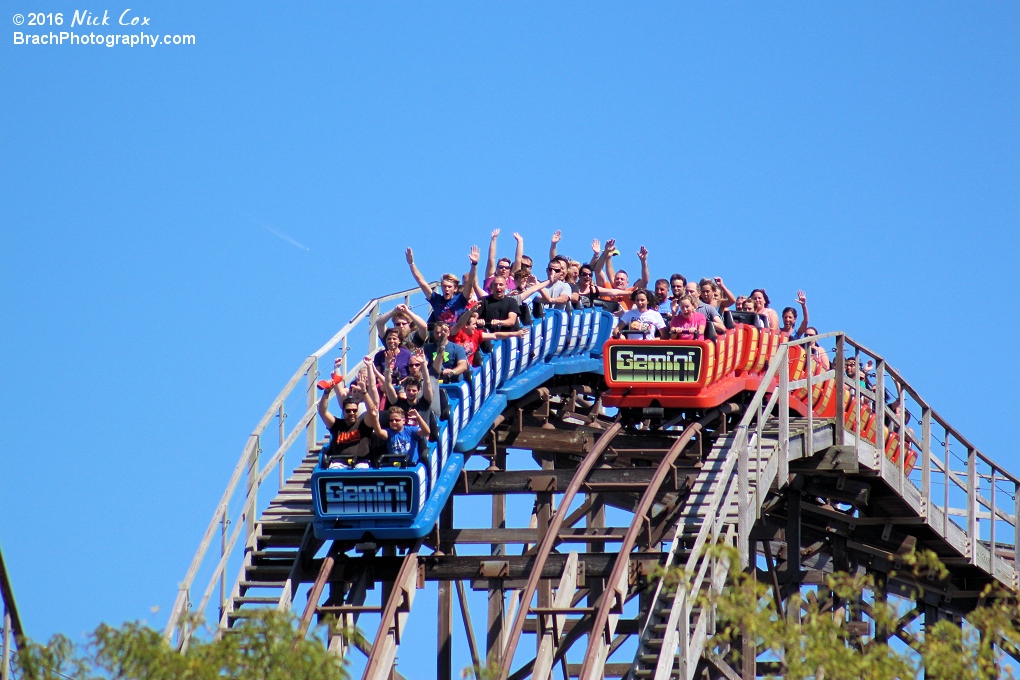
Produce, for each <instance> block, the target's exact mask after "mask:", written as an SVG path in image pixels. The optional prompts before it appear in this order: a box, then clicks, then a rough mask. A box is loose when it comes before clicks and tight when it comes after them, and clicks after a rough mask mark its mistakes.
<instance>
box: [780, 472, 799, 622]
mask: <svg viewBox="0 0 1020 680" xmlns="http://www.w3.org/2000/svg"><path fill="white" fill-rule="evenodd" d="M800 506H801V492H800V491H799V490H798V489H792V488H790V489H787V490H786V578H787V588H786V593H785V595H786V598H784V599H787V598H789V597H790V596H791V595H793V593H796V592H798V590H799V588H800V579H801V573H800V546H801V536H800V510H801V507H800ZM791 609H794V610H795V609H796V608H795V607H792V608H791V607H788V608H787V611H788V612H789V611H790V610H791ZM793 615H794V617H795V618H796V619H797V620H799V619H800V614H799V612H797V611H794V612H793Z"/></svg>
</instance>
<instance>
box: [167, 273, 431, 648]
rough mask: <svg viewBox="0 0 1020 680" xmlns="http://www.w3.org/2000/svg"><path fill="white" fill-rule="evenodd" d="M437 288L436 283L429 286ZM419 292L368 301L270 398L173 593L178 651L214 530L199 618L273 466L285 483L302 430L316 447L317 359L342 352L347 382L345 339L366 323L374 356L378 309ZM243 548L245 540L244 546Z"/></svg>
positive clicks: (171, 626) (170, 627) (250, 522)
mask: <svg viewBox="0 0 1020 680" xmlns="http://www.w3.org/2000/svg"><path fill="white" fill-rule="evenodd" d="M432 285H435V284H432ZM421 292H422V290H421V288H409V289H407V290H402V291H399V292H396V293H390V294H388V295H384V296H381V297H378V298H372V299H371V300H369V301H368V302H366V303H365V304H364V306H362V308H361V309H360V310H358V312H357V313H356V314H355V315H354V316H353V317H352V318H351V320H350V321H348V322H347V323H346V324H345V325H344V326H343V327H342V328H341V329H340V330H339V331H337V332H336V333H335V334H334V335H333V337H331V338H330V339H329V340H328V341H327V342H326V343H325V344H324V345H323V346H322V347H320V348H319V349H317V350H316V351H315V352H314V353H312V354H311V355H309V356H308V357H307V358H306V359H305V360H304V361H302V362H301V365H300V366H299V367H298V370H297V371H296V372H295V373H294V375H293V376H291V378H290V380H288V381H287V383H286V385H284V387H283V389H282V390H281V391H280V393H279V394H278V395H277V396H276V398H275V399H273V401H272V403H271V404H270V406H269V409H268V410H267V411H266V413H265V415H263V416H262V419H261V420H259V422H258V424H257V425H256V426H255V429H254V430H253V431H252V433H251V435H249V436H248V440H247V442H246V443H245V446H244V448H243V449H242V451H241V458H240V460H239V461H238V462H237V465H236V466H235V468H234V471H233V474H232V475H231V476H230V480H229V481H228V482H227V487H226V489H225V490H224V491H223V495H222V497H221V498H220V502H219V503H218V504H217V505H216V510H215V511H214V512H213V516H212V519H211V520H210V521H209V525H208V527H207V528H206V530H205V533H204V534H203V536H202V540H201V542H200V543H199V547H198V550H197V551H196V553H195V556H194V558H192V561H191V564H190V566H189V567H188V572H187V574H186V575H185V577H184V581H183V582H182V583H181V584H180V586H179V588H178V592H177V597H176V599H175V601H174V605H173V608H172V609H171V611H170V616H169V619H168V621H167V625H166V628H165V630H164V632H163V636H164V639H166V640H167V642H172V641H173V637H174V632H175V631H177V632H178V636H177V641H176V646H177V647H181V646H183V645H184V644H186V641H187V638H188V636H190V634H191V633H190V625H189V622H188V619H189V616H188V614H190V612H191V611H192V610H191V590H192V586H193V585H194V581H195V578H196V577H197V575H198V572H199V570H200V569H201V568H202V565H203V564H204V563H205V562H206V557H207V554H208V551H209V547H210V545H211V544H212V541H213V538H214V536H215V534H216V529H217V526H219V527H220V533H221V536H222V539H221V549H220V555H219V557H218V560H217V563H216V566H215V567H214V568H213V572H212V576H211V577H210V579H209V581H208V584H207V586H206V588H205V591H204V593H203V596H202V599H201V602H200V606H199V607H198V609H197V610H195V611H196V612H197V613H198V614H200V615H201V614H203V613H204V611H205V608H206V606H207V605H208V604H209V600H210V598H211V595H212V592H213V590H214V588H215V585H216V582H217V580H219V582H220V592H221V604H222V599H223V593H224V588H225V583H224V573H225V569H226V565H227V562H228V560H229V558H230V557H231V555H232V554H233V551H234V548H235V546H236V543H237V538H238V536H239V535H240V531H241V527H242V526H244V527H245V528H246V529H247V535H248V537H249V538H250V536H251V534H252V533H253V531H254V525H255V518H256V515H257V514H258V507H257V498H258V491H259V489H260V488H261V486H262V485H263V484H264V483H265V482H266V480H268V479H269V478H270V473H271V471H272V470H273V468H274V467H279V470H280V483H281V486H282V481H283V478H284V458H285V456H286V453H287V452H288V450H289V449H290V448H291V446H292V445H293V444H294V442H295V441H296V440H297V439H298V435H299V433H300V431H301V430H305V431H306V435H307V436H306V444H307V451H309V452H310V451H312V450H313V449H314V447H315V444H316V427H315V425H316V420H315V408H316V398H315V397H316V387H315V383H316V379H317V378H318V375H319V371H318V362H319V359H321V358H322V357H324V356H325V355H326V354H328V353H329V352H331V351H332V350H334V349H335V348H337V347H338V346H339V347H340V350H341V357H340V358H341V361H342V362H343V363H342V372H343V374H344V376H345V377H346V378H347V379H350V378H351V377H353V375H354V374H356V373H357V371H358V362H353V363H354V366H353V367H352V368H351V369H350V370H348V368H347V353H348V350H349V349H350V346H349V345H348V340H349V338H350V336H351V334H352V333H353V331H354V330H355V329H356V328H357V327H358V326H359V325H360V324H361V323H362V322H363V321H365V320H367V321H368V323H369V328H368V334H367V335H368V337H367V341H368V351H369V352H373V351H375V350H377V349H378V347H379V336H378V331H377V330H376V321H377V320H378V318H379V313H380V307H381V305H382V304H384V303H387V302H390V301H393V300H397V299H400V298H403V302H404V303H405V304H410V299H411V297H412V296H414V295H416V294H419V293H421ZM302 377H303V378H305V382H306V399H305V411H304V412H303V413H302V417H301V418H300V420H299V421H298V422H297V423H296V424H295V426H294V427H293V428H292V430H291V432H290V434H289V435H288V436H286V437H285V436H284V419H285V418H286V413H284V404H285V402H286V401H287V399H288V397H290V396H291V395H292V394H293V393H294V390H295V388H296V387H297V385H298V383H300V382H301V379H302ZM274 417H277V418H280V421H281V422H280V447H279V449H277V451H276V452H275V453H274V454H273V456H272V457H271V458H270V459H269V460H268V461H267V462H265V464H264V465H263V467H262V468H261V470H260V469H259V454H260V453H261V446H260V444H261V439H262V436H263V434H264V433H265V430H266V427H267V426H268V425H269V423H270V421H271V420H272V419H273V418H274ZM246 471H247V472H248V484H247V489H246V493H245V502H244V503H243V505H242V508H241V510H240V512H239V513H238V515H237V520H236V523H235V526H234V530H233V532H232V533H231V536H230V539H229V541H228V540H227V531H226V527H227V525H228V524H229V523H230V520H229V518H228V512H229V506H230V503H231V501H232V500H233V499H234V498H235V492H236V491H237V488H238V484H239V483H240V481H241V478H242V476H244V473H245V472H246ZM245 545H247V541H245Z"/></svg>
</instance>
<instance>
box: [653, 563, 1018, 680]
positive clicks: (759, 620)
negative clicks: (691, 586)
mask: <svg viewBox="0 0 1020 680" xmlns="http://www.w3.org/2000/svg"><path fill="white" fill-rule="evenodd" d="M710 558H711V559H715V560H722V561H723V563H724V564H726V565H727V566H728V568H729V575H728V584H727V587H726V588H725V589H724V590H723V591H722V592H721V593H720V594H719V595H715V596H707V597H706V598H705V599H704V600H703V601H702V606H715V607H716V617H717V632H716V634H715V636H714V637H713V638H712V640H711V642H710V645H712V646H714V647H715V649H716V651H717V652H718V653H720V654H725V653H727V652H728V651H729V653H730V654H731V656H732V657H736V658H739V654H738V653H737V652H736V651H730V650H739V649H740V648H741V645H740V641H741V640H742V639H743V638H745V637H747V638H750V639H751V640H753V641H754V643H755V644H756V645H757V649H758V651H759V653H763V652H765V651H766V650H767V651H768V652H771V656H772V658H774V659H775V660H777V661H778V662H779V663H780V664H781V668H782V674H781V675H777V676H776V677H783V678H787V679H788V680H791V679H792V680H807V679H809V678H810V679H812V680H844V679H846V680H858V679H860V678H865V679H868V680H896V679H900V678H916V677H919V674H920V672H921V670H922V669H923V670H924V672H925V674H926V675H925V677H927V678H933V679H935V680H997V679H998V678H1013V677H1014V675H1013V674H1012V670H1011V669H1010V667H1009V666H1008V664H1006V663H1005V659H1004V657H1005V654H1004V650H1007V651H1010V652H1011V653H1012V654H1013V655H1017V654H1020V609H1018V605H1017V600H1016V595H1015V593H1008V592H1006V591H1003V590H996V589H991V588H989V589H986V591H985V592H984V594H983V596H982V601H983V602H984V604H983V605H982V606H980V607H978V608H977V609H975V610H974V611H972V612H971V613H970V614H968V615H967V616H966V624H965V625H964V626H960V625H957V624H956V623H954V622H953V621H949V620H942V621H939V622H938V623H936V624H935V625H934V626H931V627H930V628H929V629H928V630H925V631H923V632H921V633H918V634H917V635H913V636H912V635H907V634H904V630H903V628H904V621H906V620H909V619H912V618H913V617H909V616H908V617H907V619H903V618H901V617H902V615H903V613H904V612H903V606H902V603H901V606H900V607H899V608H898V607H897V606H896V605H895V604H894V603H892V602H888V601H885V600H883V599H882V598H875V597H873V596H871V597H869V596H868V593H869V592H870V593H874V592H876V587H877V584H876V582H875V579H874V578H873V577H872V576H870V575H867V576H852V575H850V574H847V573H836V574H833V575H831V576H829V577H828V578H827V583H826V587H825V588H820V589H819V590H818V592H813V591H809V592H808V593H807V595H806V596H804V597H802V596H801V595H800V594H794V595H793V596H792V597H791V598H789V599H788V600H787V601H786V603H785V604H786V610H785V611H783V612H782V614H783V615H781V614H780V610H779V608H778V606H777V602H776V598H775V596H774V593H773V592H772V590H771V588H770V587H769V586H768V585H766V584H764V583H761V582H760V581H758V580H756V579H755V578H754V575H752V574H750V573H747V572H743V571H741V570H740V569H739V568H737V567H736V566H735V565H739V559H738V555H737V552H736V550H735V549H734V548H731V547H725V546H715V547H713V548H710ZM900 573H901V574H902V575H904V576H906V577H907V580H909V581H910V582H913V583H919V582H925V581H932V582H940V581H944V580H945V579H947V577H948V572H947V570H946V568H945V567H944V566H943V565H942V564H941V563H940V562H939V560H938V558H937V556H936V555H935V554H934V553H930V552H923V553H920V552H919V553H911V554H909V555H905V556H903V558H902V568H901V572H900ZM896 576H897V573H896V572H891V573H890V574H889V578H895V577H896ZM662 578H664V579H665V580H666V581H667V585H669V586H670V587H682V586H683V585H684V579H683V576H682V572H678V571H667V572H665V573H664V574H663V575H662ZM670 582H671V583H670ZM878 590H879V591H880V590H881V589H880V588H878ZM923 595H924V593H923V589H922V588H920V587H918V588H916V589H915V590H914V591H913V592H912V594H911V596H910V597H906V598H903V599H902V602H906V603H909V602H913V603H914V604H915V606H916V605H917V603H918V602H920V601H921V599H922V598H923ZM907 607H908V608H909V604H908V605H907ZM854 609H856V610H857V611H858V612H860V613H861V614H863V615H864V616H866V617H867V618H868V619H870V622H871V625H872V626H874V630H873V632H872V634H871V635H864V636H862V635H859V634H858V635H855V634H853V633H854V631H852V630H851V628H850V626H848V625H847V624H848V623H849V621H850V617H851V612H853V611H854ZM891 639H903V640H904V644H902V645H896V646H893V645H890V644H889V643H888V642H886V640H891Z"/></svg>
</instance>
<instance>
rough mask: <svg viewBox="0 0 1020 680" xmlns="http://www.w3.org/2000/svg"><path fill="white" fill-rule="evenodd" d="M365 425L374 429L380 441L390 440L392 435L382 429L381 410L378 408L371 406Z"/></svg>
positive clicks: (366, 414) (367, 412)
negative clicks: (380, 422) (380, 421)
mask: <svg viewBox="0 0 1020 680" xmlns="http://www.w3.org/2000/svg"><path fill="white" fill-rule="evenodd" d="M365 424H366V425H368V426H369V427H371V428H372V430H373V431H374V432H375V435H376V436H377V437H379V438H380V439H389V438H390V434H389V432H387V431H386V430H384V429H383V428H382V425H380V424H379V408H378V407H376V406H369V407H368V411H366V412H365Z"/></svg>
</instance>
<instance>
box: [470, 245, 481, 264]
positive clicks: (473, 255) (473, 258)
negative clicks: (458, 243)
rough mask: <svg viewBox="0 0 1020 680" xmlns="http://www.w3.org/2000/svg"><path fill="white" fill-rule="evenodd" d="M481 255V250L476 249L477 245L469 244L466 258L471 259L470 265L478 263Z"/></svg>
mask: <svg viewBox="0 0 1020 680" xmlns="http://www.w3.org/2000/svg"><path fill="white" fill-rule="evenodd" d="M479 257H481V251H480V250H478V246H471V251H470V252H469V253H468V260H470V261H471V264H472V265H476V264H478V258H479Z"/></svg>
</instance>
